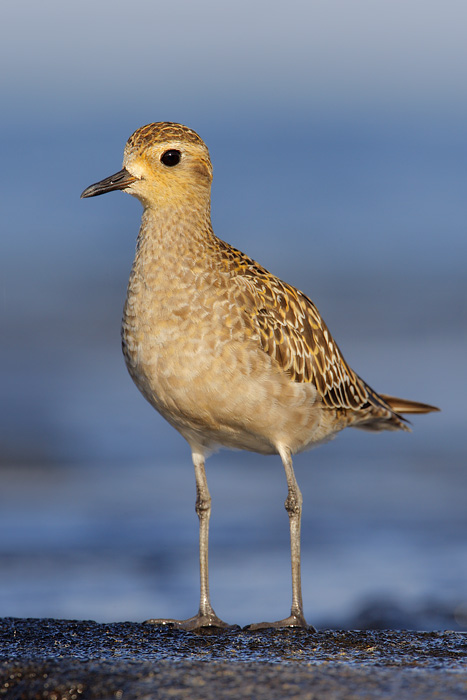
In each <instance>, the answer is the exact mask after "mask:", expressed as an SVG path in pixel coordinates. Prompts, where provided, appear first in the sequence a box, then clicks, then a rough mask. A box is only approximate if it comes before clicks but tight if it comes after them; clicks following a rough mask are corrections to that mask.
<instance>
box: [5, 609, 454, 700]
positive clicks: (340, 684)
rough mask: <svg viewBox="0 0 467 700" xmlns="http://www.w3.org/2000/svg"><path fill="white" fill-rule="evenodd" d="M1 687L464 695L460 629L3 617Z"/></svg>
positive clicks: (8, 690)
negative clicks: (179, 626)
mask: <svg viewBox="0 0 467 700" xmlns="http://www.w3.org/2000/svg"><path fill="white" fill-rule="evenodd" d="M0 645H1V663H0V669H1V680H0V689H1V690H0V695H2V697H4V698H7V699H8V700H30V699H31V700H32V699H33V698H41V699H49V698H50V700H58V699H64V700H73V699H75V698H83V700H86V699H87V698H89V699H92V700H94V699H95V700H107V698H123V699H124V700H133V699H136V698H138V700H140V699H142V698H175V699H176V698H196V699H198V698H199V699H200V700H204V699H206V700H207V699H209V698H242V699H243V698H255V699H256V698H258V699H259V700H261V699H262V698H268V699H272V700H274V699H275V698H285V697H287V698H303V699H307V700H313V699H314V698H320V699H321V698H332V699H333V700H334V699H336V700H340V699H341V698H342V699H344V698H346V699H349V698H396V697H397V698H398V699H401V700H404V699H405V698H407V700H408V699H409V698H410V699H412V698H415V699H416V698H423V699H424V700H429V699H430V698H442V699H443V700H450V699H451V698H452V699H454V698H455V699H457V698H459V699H460V698H465V697H467V634H466V633H463V632H406V631H364V632H359V631H326V630H324V631H320V632H317V633H311V632H306V631H289V630H286V631H273V630H266V631H261V632H248V631H243V630H234V631H229V632H223V633H222V632H221V633H212V632H211V633H209V632H206V633H203V634H191V633H188V632H181V631H175V630H171V629H166V628H161V627H154V626H150V625H144V624H139V623H130V622H125V623H115V624H98V623H96V622H90V621H66V620H47V619H42V620H40V619H18V618H4V619H3V620H1V621H0Z"/></svg>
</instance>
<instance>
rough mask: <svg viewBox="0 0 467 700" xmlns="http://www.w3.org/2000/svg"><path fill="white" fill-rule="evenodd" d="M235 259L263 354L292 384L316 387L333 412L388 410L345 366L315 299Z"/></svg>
mask: <svg viewBox="0 0 467 700" xmlns="http://www.w3.org/2000/svg"><path fill="white" fill-rule="evenodd" d="M231 251H232V253H233V252H234V250H232V249H231ZM235 255H236V256H241V258H240V261H239V262H240V264H237V265H235V266H233V267H234V269H232V267H230V270H229V271H230V272H231V273H232V272H235V274H234V275H233V278H234V279H235V281H236V283H237V285H238V287H239V290H240V293H241V297H242V302H243V303H242V308H243V310H244V314H245V316H246V317H248V319H249V322H250V324H251V325H252V327H253V329H254V330H256V331H257V334H258V336H259V340H260V345H261V348H262V349H263V350H264V352H266V353H267V354H268V355H270V356H271V357H272V358H274V359H275V360H276V362H277V363H278V364H279V365H280V367H281V368H282V369H283V371H284V372H287V374H289V375H290V378H291V379H292V380H293V381H296V382H312V383H313V384H314V385H315V386H316V388H317V389H318V391H319V393H320V395H321V396H322V399H323V402H324V404H325V405H326V406H328V407H329V408H338V409H351V410H359V409H361V408H363V407H364V406H368V404H369V403H374V399H375V398H377V400H376V403H377V404H378V405H380V406H382V407H384V408H387V406H385V405H384V402H383V401H381V400H378V399H379V397H378V395H377V394H375V393H374V392H372V390H371V389H370V388H369V387H368V386H367V385H366V384H365V382H364V381H363V380H362V379H360V377H359V376H358V375H357V374H355V372H354V371H353V370H352V369H351V368H350V367H349V366H348V364H347V363H346V362H345V360H344V358H343V356H342V354H341V352H340V350H339V348H338V346H337V344H336V343H335V341H334V340H333V338H332V336H331V334H330V332H329V330H328V328H327V326H326V324H325V323H324V321H323V319H322V318H321V316H320V314H319V312H318V309H317V308H316V306H315V305H314V304H313V302H312V301H311V299H309V298H308V297H307V296H306V295H305V294H303V293H302V292H300V291H298V290H297V289H295V288H294V287H292V286H291V285H289V284H287V283H285V282H282V281H281V280H280V279H279V278H277V277H275V276H274V275H271V274H270V273H269V272H267V270H265V269H264V268H262V267H261V266H260V265H258V264H257V263H255V262H253V261H252V260H250V259H249V258H247V256H245V255H243V254H242V253H239V252H238V251H235ZM237 261H238V257H237Z"/></svg>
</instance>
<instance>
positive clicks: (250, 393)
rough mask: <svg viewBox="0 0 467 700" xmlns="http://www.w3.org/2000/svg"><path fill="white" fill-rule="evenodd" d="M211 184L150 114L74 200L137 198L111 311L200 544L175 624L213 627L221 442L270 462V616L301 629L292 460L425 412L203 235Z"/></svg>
mask: <svg viewBox="0 0 467 700" xmlns="http://www.w3.org/2000/svg"><path fill="white" fill-rule="evenodd" d="M168 151H175V152H177V153H179V154H180V161H179V162H178V163H176V164H175V165H170V166H167V165H165V164H164V162H163V160H162V158H163V156H164V154H166V153H167V152H168ZM211 180H212V165H211V161H210V158H209V152H208V150H207V148H206V146H205V144H204V143H203V141H202V140H201V139H200V137H199V136H198V135H197V134H196V133H195V132H194V131H192V130H191V129H188V128H187V127H184V126H181V125H180V124H171V123H167V122H160V123H156V124H148V125H147V126H144V127H142V128H140V129H138V130H137V131H135V133H134V134H133V135H132V136H131V137H130V139H129V140H128V143H127V145H126V148H125V154H124V168H123V170H122V171H120V173H117V174H116V175H115V176H112V177H111V178H107V179H106V180H103V181H102V182H100V183H97V184H96V185H92V186H91V187H89V188H88V189H87V190H85V192H84V193H83V196H94V195H96V194H102V193H103V192H107V191H110V190H112V189H125V190H126V191H128V192H129V193H130V194H132V195H134V196H136V197H138V198H139V199H140V201H141V202H142V204H143V206H144V213H143V217H142V223H141V228H140V232H139V235H138V241H137V250H136V256H135V260H134V263H133V267H132V271H131V275H130V281H129V285H128V294H127V299H126V303H125V309H124V317H123V325H122V341H123V351H124V355H125V360H126V363H127V366H128V370H129V372H130V374H131V376H132V378H133V380H134V381H135V383H136V385H137V386H138V388H139V389H140V390H141V392H142V393H143V395H144V396H145V397H146V398H147V400H148V401H149V402H150V403H151V404H152V405H153V406H154V407H155V408H156V409H157V410H158V411H159V412H160V413H161V414H162V415H163V416H164V417H165V418H166V419H167V420H168V421H169V422H170V423H171V424H172V425H173V426H174V427H175V428H176V429H177V430H179V432H180V433H181V434H182V435H183V436H184V437H185V438H186V440H187V441H188V442H189V444H190V446H191V449H192V453H193V459H194V463H195V469H196V470H197V472H196V473H197V488H198V501H197V509H198V514H199V515H200V527H201V530H200V532H201V534H200V542H201V540H202V533H203V527H204V535H205V537H206V556H205V562H204V564H205V571H204V572H203V557H201V588H202V594H201V604H200V613H199V614H198V616H195V618H191V619H190V621H184V622H182V623H179V624H180V625H181V626H185V627H188V628H193V627H194V626H200V625H201V624H211V625H213V624H218V623H221V621H219V619H218V618H217V617H216V616H214V612H213V611H212V608H211V606H210V603H209V591H208V583H207V524H206V522H205V521H204V525H203V517H204V515H203V513H202V511H203V508H204V509H205V510H208V507H207V506H206V503H207V502H208V501H209V504H210V498H209V492H208V491H207V484H205V476H204V457H205V455H206V454H208V453H209V452H210V451H212V450H213V449H215V448H216V447H217V446H219V445H224V446H227V447H235V448H241V449H247V450H253V451H256V452H261V453H264V454H273V453H278V454H280V456H281V458H282V461H283V463H284V467H285V468H286V475H287V481H288V487H289V496H288V499H287V502H286V507H287V510H288V512H289V516H290V519H291V539H292V574H293V603H292V615H291V617H290V618H287V619H286V620H282V621H279V623H273V624H274V625H279V624H281V623H285V624H289V625H299V626H305V625H306V623H305V620H304V617H303V610H302V604H301V592H300V581H299V539H298V540H297V532H298V537H299V527H300V511H301V495H300V491H299V490H298V486H297V485H296V481H295V477H294V476H293V469H292V462H291V455H292V454H294V453H296V452H300V451H302V450H305V449H307V448H309V447H311V446H313V445H315V444H318V443H320V442H323V441H326V440H328V439H330V438H332V437H333V436H334V435H335V434H336V433H337V432H339V431H340V430H342V429H343V428H345V427H347V426H353V427H357V428H364V429H369V430H382V429H407V427H406V423H405V422H404V419H403V418H402V416H401V415H399V413H398V411H401V412H409V413H424V412H428V411H430V410H436V409H434V408H433V407H431V406H428V405H425V404H419V403H416V402H410V401H405V400H402V399H395V398H392V397H389V396H385V395H379V394H377V393H376V392H374V391H373V390H372V389H371V388H370V387H369V386H368V385H367V384H366V383H365V382H364V381H363V380H362V379H360V377H358V375H356V374H355V372H353V370H352V369H351V368H350V367H349V366H348V365H347V363H346V362H345V360H344V358H343V357H342V354H341V352H340V350H339V348H338V347H337V345H336V343H335V342H334V340H333V338H332V336H331V334H330V333H329V330H328V329H327V327H326V325H325V323H324V321H323V320H322V319H321V317H320V315H319V313H318V310H317V309H316V307H315V306H314V304H313V302H312V301H311V300H310V299H309V298H308V297H307V296H305V295H304V294H303V293H302V292H300V291H298V290H297V289H295V288H294V287H292V286H291V285H289V284H286V283H285V282H282V281H281V280H280V279H278V278H277V277H275V276H274V275H272V274H271V273H269V272H268V271H267V270H265V269H264V268H263V267H261V266H260V265H259V264H258V263H256V262H254V261H253V260H251V259H250V258H249V257H247V256H246V255H244V254H243V253H241V252H240V251H238V250H236V249H235V248H233V247H232V246H230V245H229V244H228V243H225V242H224V241H222V240H220V239H219V238H217V237H216V236H215V235H214V233H213V230H212V227H211V219H210V187H211ZM203 480H204V481H203ZM200 504H201V505H200ZM203 504H204V505H203ZM208 518H209V516H207V519H208ZM297 528H298V530H297ZM294 533H295V534H294ZM294 538H295V539H294ZM294 548H295V564H294ZM201 549H202V547H201ZM297 560H298V568H297ZM203 577H204V580H203ZM203 587H204V603H203ZM193 620H194V621H195V622H193ZM172 622H174V621H172ZM195 623H196V624H195ZM222 624H224V623H222Z"/></svg>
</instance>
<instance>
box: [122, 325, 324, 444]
mask: <svg viewBox="0 0 467 700" xmlns="http://www.w3.org/2000/svg"><path fill="white" fill-rule="evenodd" d="M122 337H123V349H124V355H125V360H126V363H127V367H128V370H129V372H130V375H131V376H132V378H133V380H134V382H135V384H136V385H137V387H138V388H139V390H140V391H141V392H142V394H143V395H144V396H145V398H146V399H147V400H148V401H149V402H150V403H151V404H152V405H153V406H154V408H155V409H156V410H157V411H158V412H159V413H160V414H161V415H162V416H164V418H166V419H167V420H168V421H169V423H171V424H172V425H173V426H174V427H175V428H176V429H177V430H178V431H179V432H180V433H181V434H182V435H183V436H184V437H185V438H186V439H187V440H188V442H189V443H190V444H191V445H192V446H193V445H198V446H201V447H204V448H207V449H213V448H215V447H216V446H219V445H224V446H227V447H233V448H238V449H247V450H252V451H255V452H260V453H263V454H272V453H275V452H277V446H278V445H286V446H288V447H289V448H290V449H291V450H292V451H293V452H298V451H301V450H303V449H306V448H307V447H309V446H310V445H311V444H313V443H314V442H318V441H321V440H322V439H323V438H325V437H326V436H323V435H322V434H321V433H322V429H321V427H320V415H321V411H320V409H319V408H318V405H317V392H316V389H315V387H314V386H313V385H312V384H300V383H297V382H293V381H291V380H290V378H289V377H288V375H286V374H285V373H284V372H283V371H282V370H280V369H279V368H277V367H276V366H275V365H274V361H273V360H271V358H270V357H269V356H268V355H266V353H264V352H263V351H262V350H261V349H260V348H259V347H258V345H257V343H256V341H249V340H245V339H244V338H242V339H241V340H239V339H232V338H228V337H223V338H222V337H219V332H218V328H215V329H212V331H210V330H209V328H208V326H207V325H206V324H203V333H202V335H201V334H200V328H199V325H198V324H196V323H193V324H191V325H185V327H184V333H183V334H180V332H179V326H178V325H177V324H174V326H173V328H171V324H170V323H168V324H161V327H160V328H159V329H158V328H157V324H151V329H150V331H149V329H148V327H145V326H144V325H139V326H138V328H136V327H134V326H132V325H131V324H129V323H128V322H125V320H124V324H123V333H122Z"/></svg>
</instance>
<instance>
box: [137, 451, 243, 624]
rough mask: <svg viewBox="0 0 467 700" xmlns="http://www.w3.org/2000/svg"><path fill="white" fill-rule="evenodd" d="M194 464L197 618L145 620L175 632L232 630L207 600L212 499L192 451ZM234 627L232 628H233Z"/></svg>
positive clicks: (200, 459) (199, 458)
mask: <svg viewBox="0 0 467 700" xmlns="http://www.w3.org/2000/svg"><path fill="white" fill-rule="evenodd" d="M192 458H193V464H194V467H195V478H196V507H195V508H196V513H197V515H198V518H199V574H200V602H199V610H198V613H197V615H194V616H193V617H190V618H188V619H187V620H147V622H148V623H151V624H155V625H170V626H171V627H175V628H177V629H184V630H197V629H201V628H220V629H226V628H231V627H232V626H231V625H228V624H227V623H226V622H224V621H223V620H221V619H220V618H219V617H217V615H216V613H215V612H214V610H213V608H212V605H211V600H210V597H209V564H208V555H209V519H210V517H211V496H210V493H209V489H208V482H207V479H206V471H205V468H204V454H203V453H202V452H197V451H196V450H193V452H192ZM234 626H235V625H234Z"/></svg>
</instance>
